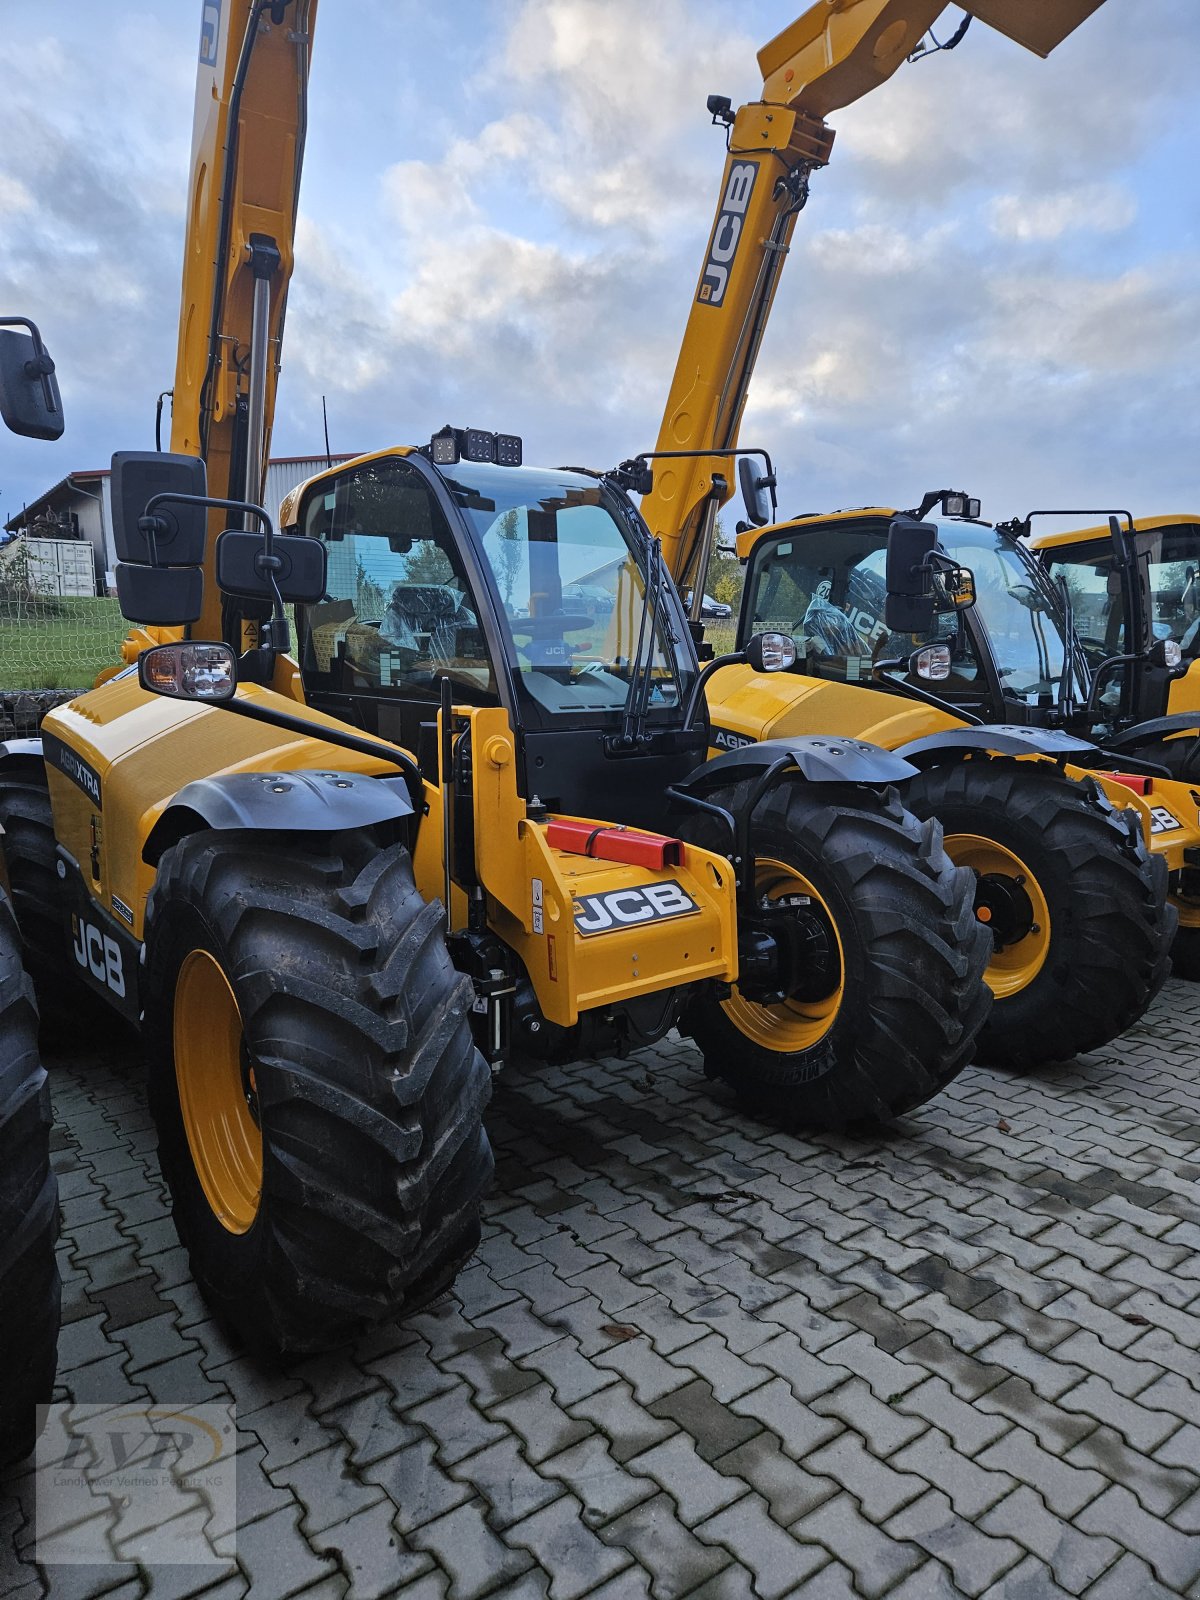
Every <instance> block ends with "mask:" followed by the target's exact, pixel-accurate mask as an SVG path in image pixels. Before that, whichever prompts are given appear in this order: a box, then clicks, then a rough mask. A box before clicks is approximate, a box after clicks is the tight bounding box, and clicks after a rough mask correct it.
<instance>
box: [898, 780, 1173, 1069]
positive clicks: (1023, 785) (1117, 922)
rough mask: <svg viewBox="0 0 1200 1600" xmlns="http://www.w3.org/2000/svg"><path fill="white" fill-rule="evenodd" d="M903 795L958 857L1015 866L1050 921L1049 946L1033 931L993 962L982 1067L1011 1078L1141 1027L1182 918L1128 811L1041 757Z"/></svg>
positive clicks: (912, 787) (920, 783)
mask: <svg viewBox="0 0 1200 1600" xmlns="http://www.w3.org/2000/svg"><path fill="white" fill-rule="evenodd" d="M905 798H906V800H907V802H908V804H909V805H910V806H911V807H912V809H913V810H914V811H915V812H916V813H917V815H918V816H923V817H937V818H938V820H939V821H940V822H941V824H942V830H943V833H944V835H945V838H946V848H947V850H948V851H949V853H950V855H951V856H952V857H953V858H954V859H956V860H957V859H959V858H960V856H961V854H962V851H961V849H960V847H959V844H958V841H959V840H961V839H963V838H967V837H975V838H986V839H987V840H990V841H994V843H995V844H996V845H997V846H999V849H1000V851H1001V852H1006V853H1011V854H1012V855H1013V856H1015V857H1016V858H1018V862H1019V864H1022V865H1023V866H1024V867H1025V868H1027V872H1028V876H1027V879H1026V883H1025V885H1024V886H1023V887H1024V889H1027V890H1028V891H1029V896H1030V897H1031V898H1032V900H1033V901H1034V902H1038V899H1039V897H1040V903H1041V904H1042V905H1043V906H1044V907H1045V910H1046V912H1047V913H1048V919H1049V931H1048V936H1047V935H1046V932H1045V930H1044V928H1043V926H1042V923H1041V922H1039V921H1034V923H1033V924H1032V931H1031V932H1028V933H1025V934H1024V935H1022V937H1021V938H1018V939H1016V940H1014V941H1013V942H1012V943H1010V944H1009V945H1008V946H1007V947H1006V949H1005V950H1004V951H1002V952H1000V954H999V955H998V956H997V957H996V958H995V959H994V960H993V962H992V963H990V964H989V973H988V981H989V983H991V984H993V985H994V986H996V987H997V988H998V991H999V992H998V993H997V997H996V1003H995V1005H994V1006H993V1007H992V1011H991V1015H990V1016H989V1017H988V1020H987V1023H986V1024H985V1026H984V1028H983V1031H982V1033H981V1034H980V1037H979V1050H978V1054H977V1057H976V1059H977V1060H979V1061H981V1062H985V1063H987V1064H989V1065H995V1066H1005V1067H1015V1068H1019V1069H1024V1068H1028V1067H1036V1066H1040V1065H1041V1064H1042V1063H1044V1062H1048V1061H1067V1060H1070V1059H1071V1058H1072V1057H1074V1056H1076V1055H1080V1054H1082V1053H1084V1052H1085V1051H1088V1050H1095V1049H1098V1048H1099V1047H1100V1046H1101V1045H1104V1044H1107V1043H1108V1042H1109V1040H1111V1039H1115V1038H1116V1037H1117V1035H1118V1034H1121V1033H1124V1031H1125V1029H1126V1028H1128V1027H1131V1026H1132V1024H1133V1023H1135V1022H1136V1021H1137V1020H1138V1018H1139V1017H1140V1016H1141V1015H1142V1013H1143V1012H1144V1011H1145V1010H1146V1007H1147V1006H1148V1005H1149V1004H1150V1002H1151V1000H1153V998H1154V996H1155V995H1156V994H1157V993H1158V991H1159V989H1160V988H1161V987H1162V984H1163V981H1164V979H1165V978H1166V976H1167V973H1168V972H1169V971H1170V965H1171V964H1170V960H1169V958H1168V952H1169V950H1170V948H1171V940H1172V938H1173V937H1174V934H1175V925H1176V914H1175V910H1174V908H1173V907H1171V906H1169V905H1167V903H1166V889H1167V868H1166V862H1165V861H1163V860H1162V859H1161V857H1157V856H1154V855H1152V854H1151V853H1150V851H1149V850H1148V849H1147V848H1146V844H1145V841H1144V839H1143V837H1142V833H1141V828H1140V826H1139V824H1138V820H1137V818H1136V816H1135V815H1134V814H1133V813H1132V812H1130V811H1122V810H1120V809H1118V808H1117V807H1116V806H1114V805H1113V804H1112V803H1111V801H1110V800H1109V799H1108V798H1107V796H1106V795H1105V794H1104V793H1103V791H1102V790H1100V789H1099V788H1098V787H1097V786H1096V784H1095V783H1093V782H1092V781H1091V779H1082V780H1076V779H1072V778H1068V777H1066V776H1064V774H1063V773H1062V772H1061V771H1059V770H1058V769H1057V768H1056V767H1052V766H1051V765H1050V763H1049V762H1043V761H1039V762H1014V761H1004V760H970V761H959V762H955V763H952V764H949V765H946V766H941V767H933V768H931V769H930V770H929V771H927V772H923V773H922V774H921V775H920V777H918V778H914V779H913V780H912V781H911V782H910V784H909V785H908V789H907V791H906V795H905ZM998 876H999V875H998ZM1018 887H1020V885H1018ZM981 905H982V901H981ZM1025 916H1026V919H1028V916H1029V912H1028V910H1027V911H1026V912H1025ZM1017 931H1018V932H1019V931H1020V930H1019V927H1018V929H1017ZM1039 941H1040V942H1041V943H1040V946H1039ZM1026 944H1027V945H1028V949H1029V957H1028V959H1026V960H1025V961H1024V963H1022V960H1021V955H1020V952H1021V949H1022V946H1023V945H1026ZM1039 952H1040V953H1039ZM1039 963H1040V964H1039Z"/></svg>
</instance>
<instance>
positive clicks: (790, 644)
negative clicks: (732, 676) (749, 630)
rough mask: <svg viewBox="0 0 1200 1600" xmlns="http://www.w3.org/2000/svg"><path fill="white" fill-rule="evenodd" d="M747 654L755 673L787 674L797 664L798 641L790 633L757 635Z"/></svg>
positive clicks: (748, 645)
mask: <svg viewBox="0 0 1200 1600" xmlns="http://www.w3.org/2000/svg"><path fill="white" fill-rule="evenodd" d="M745 654H746V662H747V664H748V665H749V666H751V667H752V668H753V669H754V671H755V672H786V671H787V669H788V668H789V667H793V666H795V664H796V641H795V640H794V639H793V638H792V636H791V634H790V633H756V634H754V635H753V636H752V637H751V639H750V641H749V643H748V644H747V646H746V652H745Z"/></svg>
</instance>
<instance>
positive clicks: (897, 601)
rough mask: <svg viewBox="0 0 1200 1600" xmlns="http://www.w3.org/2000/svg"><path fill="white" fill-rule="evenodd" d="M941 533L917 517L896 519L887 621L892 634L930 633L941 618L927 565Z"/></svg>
mask: <svg viewBox="0 0 1200 1600" xmlns="http://www.w3.org/2000/svg"><path fill="white" fill-rule="evenodd" d="M936 545H937V529H936V528H935V527H934V526H933V524H932V523H929V522H920V521H918V520H917V518H915V517H893V518H892V523H891V526H890V527H889V528H888V540H887V568H886V583H887V599H886V600H885V601H884V610H883V620H884V623H885V625H886V626H887V628H888V629H889V630H890V631H891V632H892V633H928V631H929V629H930V628H931V627H932V626H933V619H934V617H935V616H936V614H937V608H936V606H935V605H934V600H933V596H932V594H931V593H930V583H929V568H928V566H927V562H928V559H929V557H930V556H931V555H932V554H933V551H934V548H935V547H936Z"/></svg>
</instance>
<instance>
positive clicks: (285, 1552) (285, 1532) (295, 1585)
mask: <svg viewBox="0 0 1200 1600" xmlns="http://www.w3.org/2000/svg"><path fill="white" fill-rule="evenodd" d="M299 1522H300V1507H299V1506H285V1507H283V1508H281V1509H280V1510H279V1511H272V1512H271V1513H270V1515H269V1516H265V1517H260V1518H259V1520H258V1521H257V1522H251V1523H248V1524H247V1525H246V1526H245V1527H244V1528H239V1529H238V1533H237V1560H238V1565H239V1566H240V1567H242V1568H243V1569H244V1571H245V1573H246V1576H247V1577H248V1578H249V1579H250V1592H251V1593H252V1594H253V1596H254V1600H283V1597H284V1596H286V1595H292V1594H296V1593H298V1592H299V1591H300V1590H302V1589H305V1588H307V1587H309V1586H310V1585H311V1584H313V1583H315V1582H316V1581H317V1580H318V1579H320V1578H322V1577H328V1576H330V1575H331V1574H332V1573H334V1572H335V1571H336V1570H337V1568H336V1565H335V1563H334V1561H333V1560H332V1559H330V1558H329V1557H326V1556H320V1555H318V1554H317V1553H316V1552H315V1551H314V1550H313V1548H312V1546H311V1545H310V1544H309V1543H308V1541H307V1539H305V1538H304V1536H303V1534H302V1533H301V1531H300V1527H299Z"/></svg>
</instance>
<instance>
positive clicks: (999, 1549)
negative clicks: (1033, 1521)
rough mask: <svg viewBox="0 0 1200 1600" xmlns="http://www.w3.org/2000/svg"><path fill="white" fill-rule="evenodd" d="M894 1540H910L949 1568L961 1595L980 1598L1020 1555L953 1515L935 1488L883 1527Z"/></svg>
mask: <svg viewBox="0 0 1200 1600" xmlns="http://www.w3.org/2000/svg"><path fill="white" fill-rule="evenodd" d="M887 1531H888V1532H889V1533H890V1534H892V1535H893V1537H895V1538H898V1539H911V1540H913V1541H914V1542H915V1543H917V1544H919V1545H920V1546H921V1547H922V1549H924V1550H926V1551H927V1552H928V1553H929V1554H930V1555H931V1556H934V1557H935V1558H936V1559H937V1560H938V1561H941V1562H943V1563H944V1564H945V1565H946V1566H947V1567H949V1568H950V1571H951V1573H952V1574H953V1577H954V1581H955V1583H956V1584H957V1585H958V1587H959V1588H960V1589H961V1590H963V1592H964V1593H966V1594H969V1595H980V1594H982V1593H983V1591H984V1590H985V1589H987V1588H989V1587H990V1586H991V1585H992V1584H993V1583H995V1582H996V1580H997V1578H999V1577H1000V1576H1001V1575H1002V1574H1003V1573H1005V1572H1007V1571H1008V1570H1009V1569H1010V1568H1011V1567H1015V1566H1016V1564H1017V1562H1018V1561H1020V1560H1021V1558H1022V1556H1023V1554H1024V1552H1023V1551H1022V1549H1021V1547H1020V1546H1019V1545H1018V1544H1015V1543H1014V1542H1013V1540H1011V1539H1007V1538H992V1537H990V1536H989V1535H988V1534H986V1533H984V1532H983V1531H982V1525H981V1524H979V1523H971V1522H968V1521H967V1520H966V1519H965V1518H964V1517H959V1516H957V1515H956V1514H955V1511H954V1508H953V1506H952V1505H951V1504H950V1502H949V1500H947V1498H946V1496H945V1495H944V1494H943V1493H942V1492H941V1491H940V1490H939V1489H930V1490H929V1491H928V1492H927V1493H926V1494H924V1495H922V1497H921V1498H920V1499H919V1500H914V1501H913V1502H912V1503H911V1504H910V1505H908V1506H906V1507H905V1508H904V1510H903V1511H898V1512H897V1513H896V1515H895V1516H894V1517H892V1519H891V1521H890V1522H889V1523H888V1524H887Z"/></svg>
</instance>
